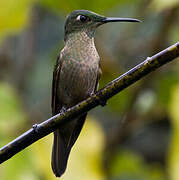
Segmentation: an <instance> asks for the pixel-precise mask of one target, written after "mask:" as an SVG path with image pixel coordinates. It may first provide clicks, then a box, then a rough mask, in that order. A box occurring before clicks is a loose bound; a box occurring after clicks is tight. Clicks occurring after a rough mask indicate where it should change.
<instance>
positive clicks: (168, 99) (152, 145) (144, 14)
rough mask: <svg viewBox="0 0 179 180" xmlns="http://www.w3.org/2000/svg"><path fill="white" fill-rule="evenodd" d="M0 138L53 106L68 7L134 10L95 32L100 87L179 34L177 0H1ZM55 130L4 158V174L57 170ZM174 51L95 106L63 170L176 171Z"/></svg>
mask: <svg viewBox="0 0 179 180" xmlns="http://www.w3.org/2000/svg"><path fill="white" fill-rule="evenodd" d="M0 5H1V6H0V146H1V147H2V146H3V145H5V144H6V143H8V142H9V141H11V140H13V139H14V138H15V137H17V136H19V135H20V134H21V133H23V132H24V131H26V130H28V129H29V128H31V127H32V125H33V124H35V123H39V122H42V121H43V120H46V119H47V118H49V117H50V116H51V108H50V103H51V81H52V71H53V66H54V63H55V60H56V56H57V54H58V53H59V51H60V49H61V48H62V47H63V26H64V21H65V17H66V16H67V14H69V13H70V12H71V11H72V10H75V9H88V10H92V11H95V12H97V13H101V14H103V15H105V16H119V17H133V18H139V19H140V20H142V21H143V23H140V24H138V23H136V24H135V23H113V24H110V25H109V24H107V25H104V26H103V28H99V29H98V30H97V33H96V38H95V41H96V46H97V49H98V51H99V54H100V56H101V60H102V70H103V75H102V78H101V81H100V87H103V86H104V85H105V84H106V83H107V82H109V81H110V80H112V79H114V78H116V77H118V76H119V75H120V74H122V73H124V72H125V71H127V70H128V69H130V68H132V67H133V66H134V65H136V64H138V63H139V62H141V61H143V60H144V59H145V58H146V57H148V56H152V55H154V54H155V53H157V52H159V51H160V50H162V49H164V48H166V47H168V46H169V45H171V44H173V43H176V42H177V41H178V40H179V1H178V0H133V1H130V0H110V1H108V0H98V1H96V0H90V1H81V0H76V1H74V0H18V1H15V0H0ZM52 139H53V138H52V135H49V136H47V137H45V138H43V139H41V140H40V141H38V142H36V143H34V144H33V145H31V146H30V147H28V148H26V149H25V150H24V151H22V152H20V153H19V154H17V155H16V156H14V157H13V158H11V159H10V160H8V161H7V162H5V163H3V164H1V167H0V179H2V180H11V179H13V180H22V179H23V180H24V179H25V180H53V179H56V178H55V177H54V175H53V173H52V170H51V167H50V158H51V148H52ZM178 169H179V61H174V62H172V63H170V64H167V65H165V66H164V67H162V68H160V69H158V70H157V71H155V72H153V73H152V74H150V75H148V76H147V77H145V78H143V79H142V80H140V81H139V82H137V83H135V84H134V85H133V86H131V87H130V88H128V89H126V90H124V91H123V92H122V93H120V94H118V95H117V96H115V97H113V98H112V99H111V100H109V102H108V105H107V106H105V107H104V108H102V107H97V108H95V109H94V110H92V111H91V112H90V113H89V115H88V118H87V121H86V124H85V127H84V128H83V130H82V133H81V135H80V137H79V139H78V141H77V143H76V145H75V146H74V148H73V150H72V154H71V156H70V159H69V163H68V168H67V171H66V173H65V175H64V176H63V177H62V178H61V179H64V180H70V179H73V180H81V179H85V180H88V179H89V180H91V179H92V180H105V179H106V180H148V179H150V180H178V179H179V171H178Z"/></svg>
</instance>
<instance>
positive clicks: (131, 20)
mask: <svg viewBox="0 0 179 180" xmlns="http://www.w3.org/2000/svg"><path fill="white" fill-rule="evenodd" d="M102 22H103V23H108V22H142V21H140V20H138V19H133V18H115V17H108V18H105V19H103V20H102Z"/></svg>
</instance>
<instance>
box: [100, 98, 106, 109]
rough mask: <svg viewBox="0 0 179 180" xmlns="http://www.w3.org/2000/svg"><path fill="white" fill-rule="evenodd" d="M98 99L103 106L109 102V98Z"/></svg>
mask: <svg viewBox="0 0 179 180" xmlns="http://www.w3.org/2000/svg"><path fill="white" fill-rule="evenodd" d="M98 101H99V104H100V105H101V106H102V107H104V106H106V104H107V100H104V99H99V100H98Z"/></svg>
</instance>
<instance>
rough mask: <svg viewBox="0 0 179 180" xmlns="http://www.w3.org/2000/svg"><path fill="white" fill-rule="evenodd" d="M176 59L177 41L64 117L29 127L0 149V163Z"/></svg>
mask: <svg viewBox="0 0 179 180" xmlns="http://www.w3.org/2000/svg"><path fill="white" fill-rule="evenodd" d="M176 57H179V42H178V43H176V44H174V45H172V46H170V47H169V48H167V49H165V50H163V51H161V52H159V53H158V54H156V55H154V56H152V57H151V58H149V57H148V58H147V59H146V60H144V61H143V62H142V63H140V64H138V65H137V66H135V67H134V68H132V69H131V70H129V71H128V72H126V73H124V74H123V75H121V76H120V77H118V78H117V79H115V80H113V81H111V82H110V83H108V84H107V85H106V86H105V87H104V88H102V89H101V90H99V91H98V92H97V93H96V94H94V95H92V96H91V97H89V98H87V99H86V100H84V101H82V102H80V103H79V104H77V105H76V106H73V107H71V108H69V109H68V110H67V112H66V113H65V114H57V115H56V116H53V117H51V118H50V119H48V120H46V121H44V122H42V123H40V124H37V125H35V126H33V128H31V129H29V130H28V131H27V132H25V133H24V134H22V135H21V136H19V137H17V138H16V139H14V140H13V141H11V142H10V143H8V144H7V145H5V146H4V147H2V148H1V149H0V163H3V162H4V161H6V160H8V159H9V158H11V157H12V156H14V155H15V154H17V153H18V152H20V151H21V150H23V149H24V148H26V147H28V146H29V145H31V144H32V143H34V142H36V141H37V140H39V139H41V138H43V137H44V136H46V135H48V134H50V133H51V132H53V131H54V130H56V129H57V127H58V128H59V126H63V125H64V124H65V123H68V122H69V121H71V120H72V119H73V118H74V117H77V116H79V115H80V114H83V113H85V112H87V111H89V110H91V109H92V108H94V107H96V106H98V105H100V102H104V101H107V100H108V99H109V98H111V97H112V96H114V95H115V94H117V93H119V92H120V91H122V90H123V89H125V88H127V87H129V86H130V85H132V84H134V83H135V82H136V81H137V80H139V79H141V78H143V77H145V76H146V75H147V74H149V73H150V72H152V71H154V70H156V69H157V68H159V67H160V66H162V65H164V64H166V63H168V62H170V61H172V60H174V59H175V58H176Z"/></svg>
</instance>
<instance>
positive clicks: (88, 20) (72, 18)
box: [65, 10, 140, 39]
mask: <svg viewBox="0 0 179 180" xmlns="http://www.w3.org/2000/svg"><path fill="white" fill-rule="evenodd" d="M108 22H140V20H138V19H132V18H115V17H104V16H101V15H99V14H96V13H94V12H91V11H87V10H76V11H73V12H72V13H71V14H70V15H69V16H68V17H67V19H66V22H65V39H66V38H67V37H68V35H69V34H71V33H75V32H80V31H81V32H82V31H86V32H95V30H96V28H97V27H98V26H100V25H102V24H105V23H108Z"/></svg>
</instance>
